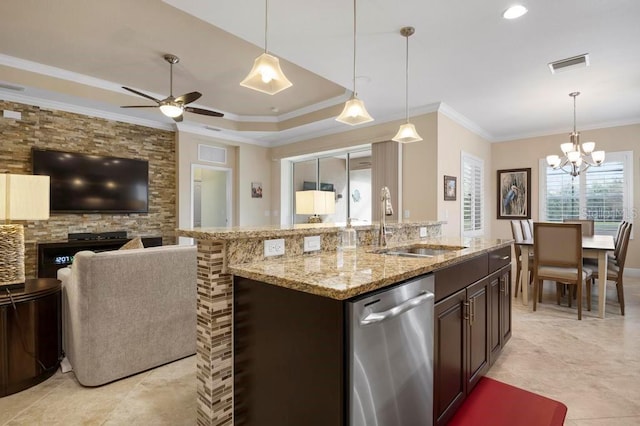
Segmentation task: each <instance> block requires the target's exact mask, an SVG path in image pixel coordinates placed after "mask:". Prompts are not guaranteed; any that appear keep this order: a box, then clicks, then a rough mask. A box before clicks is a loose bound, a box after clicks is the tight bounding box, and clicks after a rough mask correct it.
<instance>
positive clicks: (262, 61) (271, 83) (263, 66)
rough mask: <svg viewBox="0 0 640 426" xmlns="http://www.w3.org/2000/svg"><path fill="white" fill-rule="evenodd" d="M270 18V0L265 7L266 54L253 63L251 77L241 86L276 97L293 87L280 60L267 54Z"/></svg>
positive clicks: (243, 81)
mask: <svg viewBox="0 0 640 426" xmlns="http://www.w3.org/2000/svg"><path fill="white" fill-rule="evenodd" d="M268 16H269V0H265V6H264V53H263V54H262V55H260V56H258V57H257V58H256V60H255V61H254V62H253V68H251V71H249V75H247V76H246V77H245V79H244V80H242V81H241V82H240V85H241V86H244V87H248V88H249V89H253V90H257V91H258V92H262V93H266V94H268V95H275V94H276V93H278V92H281V91H283V90H284V89H287V88H289V87H291V86H292V85H293V83H291V82H290V81H289V79H287V77H286V76H285V75H284V73H283V72H282V69H281V68H280V60H279V59H278V58H276V57H275V56H273V55H270V54H269V53H268V52H267V29H268V22H269V21H268Z"/></svg>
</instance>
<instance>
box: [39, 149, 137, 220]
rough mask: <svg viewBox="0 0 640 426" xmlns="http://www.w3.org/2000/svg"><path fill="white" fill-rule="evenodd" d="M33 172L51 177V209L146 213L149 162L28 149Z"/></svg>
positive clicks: (85, 211) (65, 211) (75, 211)
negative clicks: (30, 154)
mask: <svg viewBox="0 0 640 426" xmlns="http://www.w3.org/2000/svg"><path fill="white" fill-rule="evenodd" d="M31 153H32V165H33V174H34V175H47V176H50V177H51V195H50V197H51V202H50V210H51V212H52V213H147V212H148V211H149V162H148V161H144V160H133V159H130V158H117V157H104V156H99V155H88V154H80V153H77V152H62V151H52V150H43V149H36V148H34V149H32V152H31Z"/></svg>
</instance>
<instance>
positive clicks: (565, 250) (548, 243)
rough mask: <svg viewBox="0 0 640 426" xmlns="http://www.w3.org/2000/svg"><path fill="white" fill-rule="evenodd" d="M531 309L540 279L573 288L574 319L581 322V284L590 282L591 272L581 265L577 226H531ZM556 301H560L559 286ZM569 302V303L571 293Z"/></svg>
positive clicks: (579, 227) (545, 224)
mask: <svg viewBox="0 0 640 426" xmlns="http://www.w3.org/2000/svg"><path fill="white" fill-rule="evenodd" d="M533 241H534V244H533V253H534V260H533V262H534V267H533V271H534V278H533V294H534V297H533V310H534V311H535V310H536V308H537V302H538V297H536V296H537V295H539V291H540V290H541V288H542V282H543V281H544V280H549V281H555V282H556V283H562V284H568V285H575V286H576V293H577V305H578V319H579V320H581V319H582V283H583V282H585V281H587V285H589V284H590V281H591V275H592V272H591V269H589V268H585V267H583V265H582V225H581V224H579V223H534V225H533ZM557 287H558V288H557V299H558V303H559V302H560V294H559V285H558V286H557ZM568 294H569V303H571V292H568Z"/></svg>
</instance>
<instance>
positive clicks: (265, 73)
mask: <svg viewBox="0 0 640 426" xmlns="http://www.w3.org/2000/svg"><path fill="white" fill-rule="evenodd" d="M240 85H241V86H244V87H248V88H249V89H253V90H257V91H258V92H262V93H266V94H268V95H275V94H276V93H278V92H281V91H283V90H284V89H286V88H288V87H291V86H293V83H291V82H290V81H289V79H287V77H286V76H285V75H284V73H283V72H282V69H281V68H280V60H279V59H278V58H276V57H275V56H272V55H269V54H268V53H266V52H265V53H263V54H262V55H260V56H258V57H257V58H256V60H255V61H254V62H253V68H251V71H249V75H247V76H246V77H245V79H244V80H242V81H241V82H240Z"/></svg>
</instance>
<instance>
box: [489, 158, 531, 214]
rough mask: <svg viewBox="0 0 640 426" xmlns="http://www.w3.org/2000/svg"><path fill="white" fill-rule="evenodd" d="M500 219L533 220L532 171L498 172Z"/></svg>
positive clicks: (513, 170) (511, 170) (512, 170)
mask: <svg viewBox="0 0 640 426" xmlns="http://www.w3.org/2000/svg"><path fill="white" fill-rule="evenodd" d="M497 199H498V210H497V211H498V219H531V169H530V168H529V169H510V170H498V197H497Z"/></svg>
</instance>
